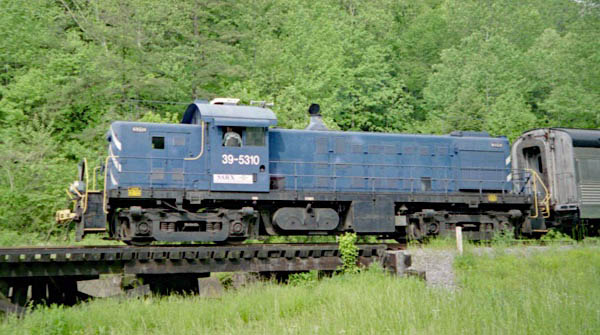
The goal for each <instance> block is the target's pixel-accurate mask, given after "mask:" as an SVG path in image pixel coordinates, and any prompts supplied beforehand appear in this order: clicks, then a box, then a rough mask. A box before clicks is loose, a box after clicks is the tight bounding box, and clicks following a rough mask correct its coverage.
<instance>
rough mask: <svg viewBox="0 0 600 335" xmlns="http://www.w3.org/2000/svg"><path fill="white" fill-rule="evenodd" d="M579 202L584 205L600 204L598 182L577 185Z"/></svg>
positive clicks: (599, 186) (599, 184)
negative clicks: (579, 195) (579, 196)
mask: <svg viewBox="0 0 600 335" xmlns="http://www.w3.org/2000/svg"><path fill="white" fill-rule="evenodd" d="M579 191H580V194H581V203H582V204H584V205H600V183H585V184H580V185H579Z"/></svg>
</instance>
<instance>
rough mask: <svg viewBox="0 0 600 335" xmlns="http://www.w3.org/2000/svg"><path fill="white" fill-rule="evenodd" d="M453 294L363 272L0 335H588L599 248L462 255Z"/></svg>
mask: <svg viewBox="0 0 600 335" xmlns="http://www.w3.org/2000/svg"><path fill="white" fill-rule="evenodd" d="M455 267H456V271H457V277H458V278H459V288H458V289H456V290H454V291H447V290H444V289H433V288H428V287H427V286H426V285H425V283H424V282H421V281H419V280H417V279H399V278H394V277H392V276H389V275H387V274H384V273H383V272H382V271H378V270H371V271H366V272H363V273H361V274H358V275H345V276H336V277H333V278H329V279H324V280H321V281H314V280H310V281H306V282H304V283H303V282H302V281H301V282H300V283H295V284H294V285H288V286H286V285H278V284H275V283H269V282H267V283H257V284H255V285H253V286H250V287H247V288H244V289H241V290H238V291H228V292H227V293H225V294H224V295H223V296H222V297H221V298H218V299H203V298H199V297H193V296H188V297H184V296H170V297H149V298H140V299H132V300H118V299H108V300H96V301H92V302H89V303H84V304H81V305H79V306H77V307H73V308H63V307H56V306H54V307H50V308H42V309H38V310H35V311H33V312H32V313H31V314H30V315H28V316H26V317H25V318H24V319H22V320H19V319H16V318H13V317H10V318H7V319H5V320H4V321H3V322H2V323H1V324H0V334H147V333H154V334H190V333H199V334H209V333H211V334H598V333H600V248H598V247H597V246H588V247H577V248H574V249H571V250H564V249H560V248H550V249H549V250H547V251H545V252H543V253H541V252H538V253H534V254H532V255H530V256H527V257H525V256H523V255H518V254H517V255H515V254H514V253H513V254H506V253H503V252H494V253H492V254H491V255H490V256H475V255H474V254H472V253H469V252H468V253H466V254H465V255H464V256H462V257H459V258H457V260H456V263H455Z"/></svg>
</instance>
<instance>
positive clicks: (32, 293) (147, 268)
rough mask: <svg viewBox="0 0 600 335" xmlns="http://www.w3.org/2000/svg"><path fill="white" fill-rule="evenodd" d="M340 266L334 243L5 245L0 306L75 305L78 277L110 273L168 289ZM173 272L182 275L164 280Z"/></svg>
mask: <svg viewBox="0 0 600 335" xmlns="http://www.w3.org/2000/svg"><path fill="white" fill-rule="evenodd" d="M357 247H358V249H359V253H358V261H359V263H360V264H362V265H365V266H367V265H369V264H371V263H373V262H376V261H377V262H382V263H384V264H386V265H387V266H388V267H389V268H390V269H391V270H392V271H396V272H397V269H398V268H399V267H400V268H402V269H403V268H404V267H405V266H406V262H408V263H410V259H408V261H407V260H404V259H400V258H398V257H397V253H395V251H397V250H398V249H401V248H403V247H405V246H404V245H401V244H390V245H388V244H358V245H357ZM341 265H342V262H341V259H340V251H339V249H338V245H337V244H335V243H316V244H314V243H313V244H300V243H298V244H290V243H278V244H241V245H206V244H204V245H157V246H143V247H138V246H78V247H23V248H0V310H4V311H12V312H15V311H16V312H18V311H20V310H21V309H19V308H20V307H19V306H24V305H26V304H28V303H30V302H32V303H34V304H35V303H59V304H67V305H68V304H73V303H75V302H76V301H77V300H78V299H82V298H84V297H82V296H81V294H80V293H79V292H78V290H77V282H78V281H84V280H90V279H97V278H99V277H100V276H101V275H105V274H121V275H129V276H136V277H138V278H142V279H143V281H144V282H145V283H149V285H150V287H153V285H154V287H156V288H157V290H159V291H165V289H164V288H163V287H159V286H158V285H159V283H160V285H163V284H164V283H165V282H167V283H168V284H169V285H176V284H177V283H178V282H188V283H189V282H193V281H194V280H196V281H197V278H199V277H206V276H208V275H209V274H210V273H211V272H257V273H262V274H289V273H293V272H299V271H309V270H323V271H334V270H336V269H338V268H339V267H340V266H341ZM409 265H410V264H409ZM169 276H170V277H171V278H177V279H176V280H166V281H165V278H166V277H169Z"/></svg>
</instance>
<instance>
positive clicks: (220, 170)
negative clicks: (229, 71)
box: [69, 100, 532, 244]
mask: <svg viewBox="0 0 600 335" xmlns="http://www.w3.org/2000/svg"><path fill="white" fill-rule="evenodd" d="M310 113H311V116H310V117H311V124H310V125H309V127H307V129H305V130H292V129H279V128H276V127H273V126H275V125H276V123H277V119H276V117H275V114H274V113H273V112H272V111H271V110H270V109H268V108H265V107H260V106H240V105H237V104H236V101H235V100H217V101H213V102H211V103H208V102H200V101H197V102H195V103H193V104H191V105H189V107H188V108H187V110H186V112H185V114H184V118H183V121H182V124H158V123H140V122H121V121H118V122H114V123H113V124H112V125H111V127H110V131H109V133H108V136H107V137H108V141H109V150H108V151H109V155H108V157H107V158H106V164H105V169H104V175H105V178H104V179H105V180H104V189H103V190H92V189H91V188H90V187H89V184H90V183H89V177H88V176H87V175H88V172H87V167H85V166H83V167H82V169H81V173H80V175H81V176H80V181H78V182H76V183H74V184H73V185H72V187H71V190H72V191H73V192H74V193H76V194H79V199H78V201H77V206H76V210H75V211H74V213H72V214H70V216H69V217H70V218H72V219H74V220H75V221H76V222H77V225H78V228H77V236H78V238H82V237H83V236H84V235H85V234H88V233H93V232H100V231H108V233H109V235H110V236H111V237H112V238H115V239H118V240H122V241H124V242H126V243H132V244H147V243H151V242H152V241H205V242H206V241H211V242H234V241H243V240H245V239H248V238H256V237H258V236H264V235H330V234H339V233H343V232H346V231H353V232H356V233H358V234H369V235H378V236H381V237H383V238H395V239H398V240H404V239H420V238H422V237H424V236H426V235H444V234H449V233H451V232H453V231H454V229H455V227H456V226H462V227H463V231H464V232H465V234H466V235H467V237H468V238H472V239H486V238H489V237H490V236H491V234H492V233H493V232H494V231H498V230H502V229H510V228H516V229H520V228H521V227H523V226H524V222H525V221H527V220H525V219H526V217H528V216H529V213H530V210H531V204H532V197H531V195H530V194H529V193H527V192H524V191H523V189H519V188H518V187H516V186H515V183H514V181H513V180H512V174H511V159H510V154H511V152H510V145H509V142H508V140H507V139H506V138H505V137H491V136H489V135H488V134H486V133H481V132H454V133H451V134H449V135H444V136H434V135H409V134H391V133H369V132H341V131H329V130H327V128H326V127H325V126H324V125H323V123H322V121H321V116H320V114H319V111H318V106H317V105H313V106H311V108H310ZM529 229H531V227H529Z"/></svg>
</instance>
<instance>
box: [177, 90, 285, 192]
mask: <svg viewBox="0 0 600 335" xmlns="http://www.w3.org/2000/svg"><path fill="white" fill-rule="evenodd" d="M182 123H195V124H201V125H203V126H205V127H206V130H207V136H206V142H207V143H206V145H207V148H208V151H209V157H210V160H209V162H210V163H209V166H208V171H209V174H210V176H211V177H210V185H209V190H211V191H236V192H268V191H269V145H268V143H269V139H268V138H269V126H272V125H275V124H276V123H277V118H276V117H275V114H274V113H273V112H272V111H271V110H269V109H266V108H260V107H254V106H237V105H235V104H232V103H221V102H220V101H216V102H215V101H213V102H212V103H210V104H209V103H203V102H200V101H196V102H194V103H193V104H191V105H190V106H189V107H188V109H187V110H186V112H185V114H184V118H183V121H182Z"/></svg>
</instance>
